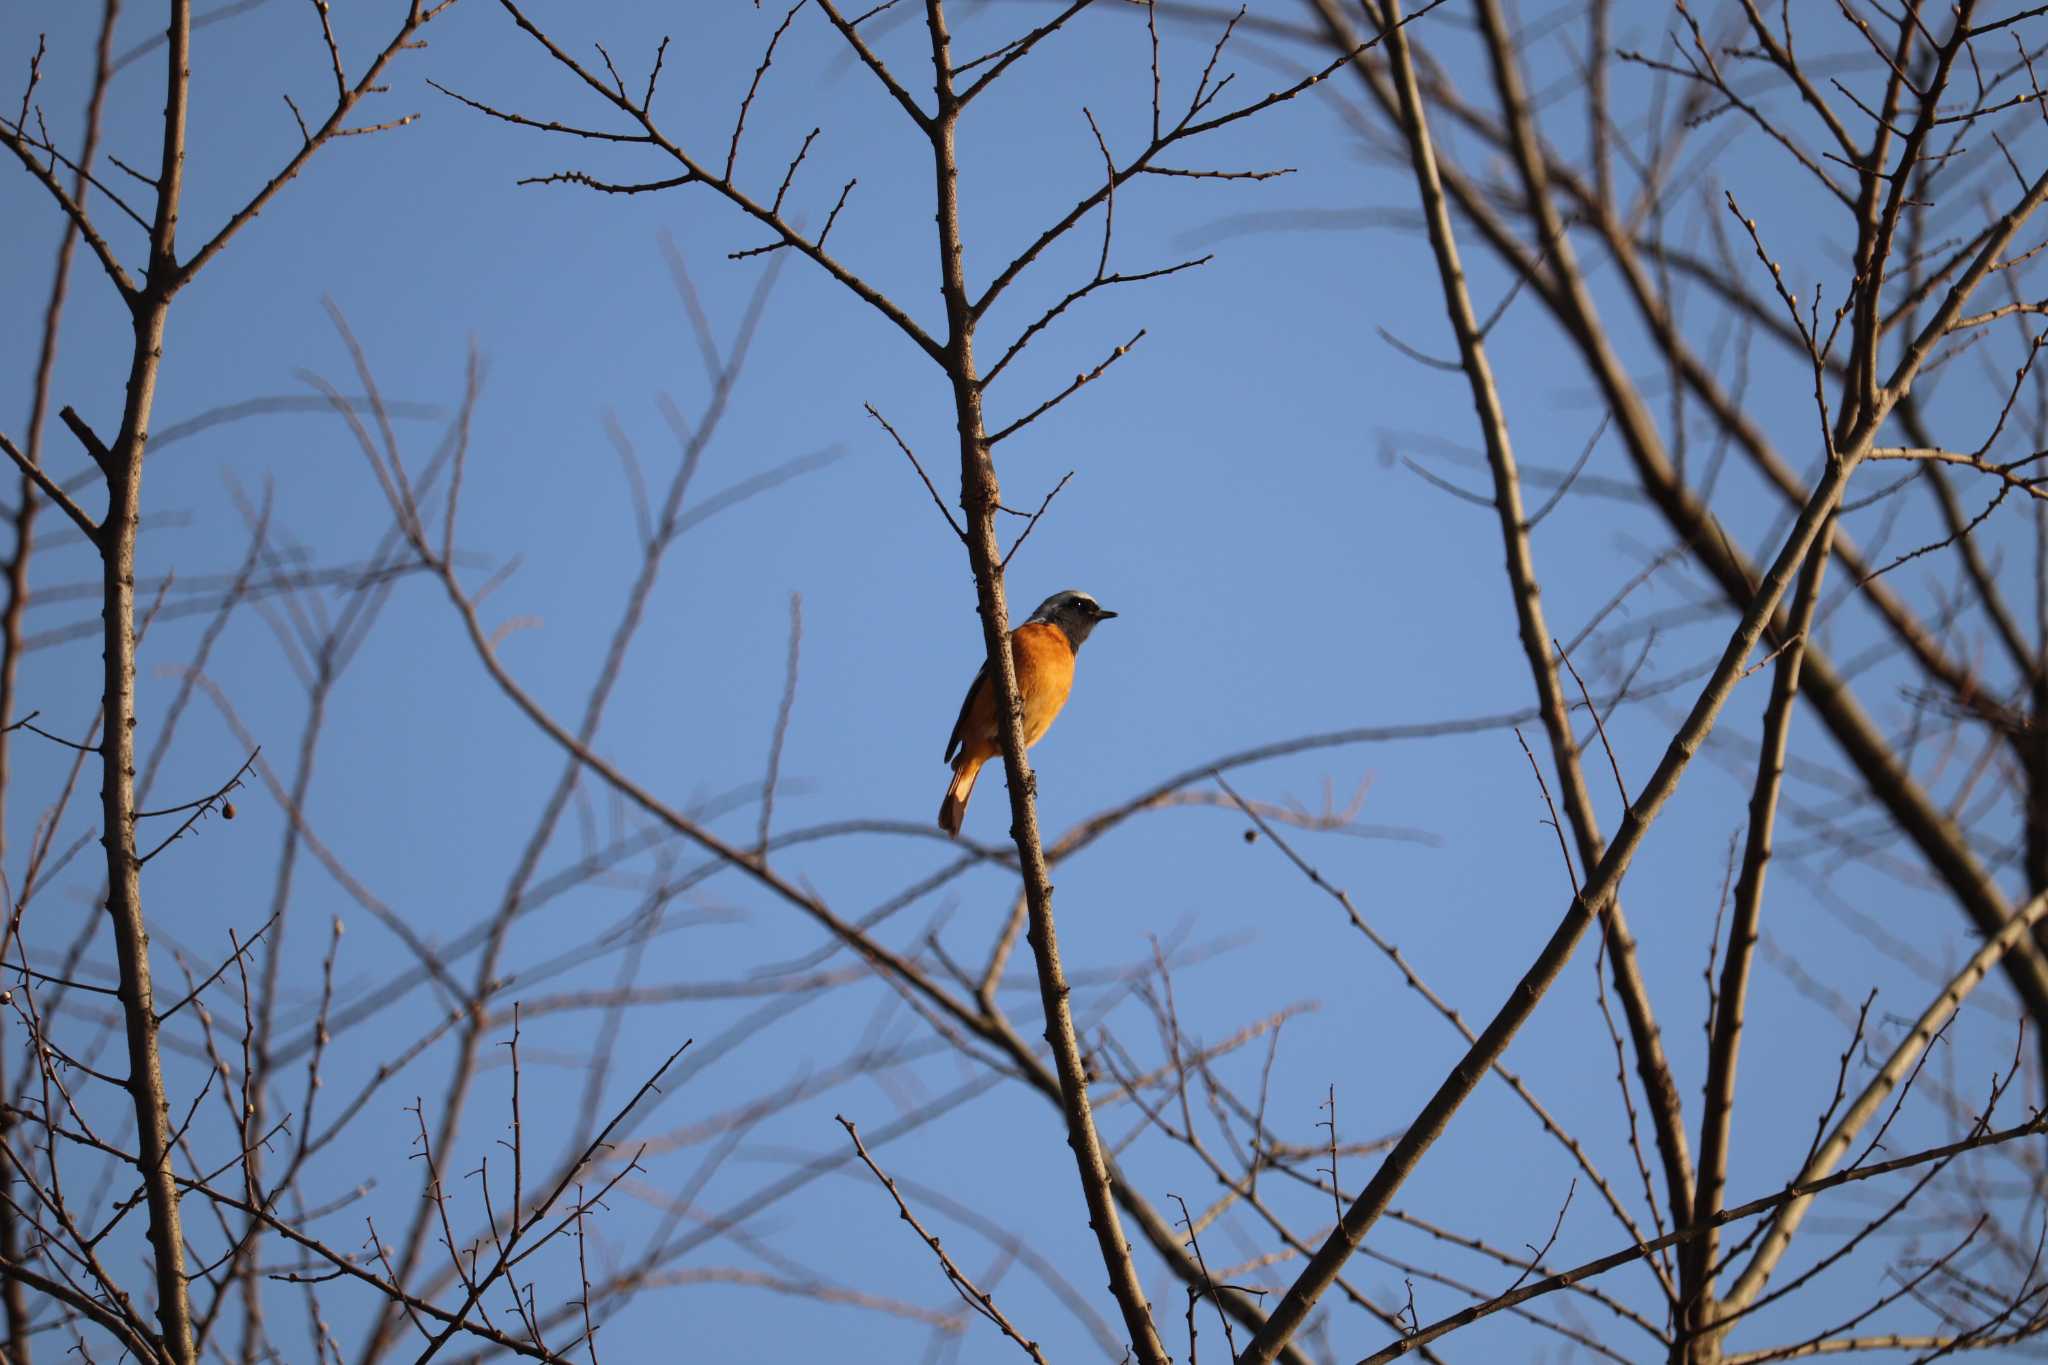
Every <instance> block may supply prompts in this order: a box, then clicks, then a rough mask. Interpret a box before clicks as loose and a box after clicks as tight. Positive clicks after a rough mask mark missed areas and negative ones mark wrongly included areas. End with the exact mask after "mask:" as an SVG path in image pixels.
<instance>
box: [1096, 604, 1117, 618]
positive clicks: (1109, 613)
mask: <svg viewBox="0 0 2048 1365" xmlns="http://www.w3.org/2000/svg"><path fill="white" fill-rule="evenodd" d="M1114 615H1116V613H1115V612H1113V611H1104V610H1103V609H1102V608H1100V607H1097V608H1096V609H1095V619H1096V620H1098V621H1107V620H1108V619H1109V618H1110V617H1112V616H1114Z"/></svg>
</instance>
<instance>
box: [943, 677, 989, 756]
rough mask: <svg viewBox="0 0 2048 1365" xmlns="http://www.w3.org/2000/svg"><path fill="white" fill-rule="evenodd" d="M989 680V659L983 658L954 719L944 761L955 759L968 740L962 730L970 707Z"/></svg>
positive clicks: (964, 727)
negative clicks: (954, 756) (955, 755)
mask: <svg viewBox="0 0 2048 1365" xmlns="http://www.w3.org/2000/svg"><path fill="white" fill-rule="evenodd" d="M987 680H988V661H987V660H986V659H984V660H982V664H981V671H980V672H978V673H976V674H975V675H974V681H973V682H971V683H969V684H967V695H966V696H965V697H962V698H961V699H960V714H959V716H958V717H956V718H955V719H954V721H953V733H952V735H951V736H950V737H949V738H948V739H947V740H946V757H945V759H944V761H945V762H947V763H951V762H952V761H953V755H954V754H957V753H959V752H960V746H961V745H962V744H964V743H965V742H966V738H967V737H966V735H965V734H963V733H962V732H963V731H964V730H966V729H967V712H968V709H969V708H970V707H972V706H973V705H974V694H975V693H976V692H978V691H980V690H981V685H982V684H983V683H984V682H986V681H987Z"/></svg>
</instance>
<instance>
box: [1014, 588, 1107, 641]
mask: <svg viewBox="0 0 2048 1365" xmlns="http://www.w3.org/2000/svg"><path fill="white" fill-rule="evenodd" d="M1114 615H1116V613H1115V612H1113V611H1104V610H1103V608H1102V604H1101V603H1100V602H1097V601H1096V600H1095V599H1094V598H1093V597H1090V596H1089V595H1088V594H1087V593H1085V592H1082V591H1081V590H1080V589H1079V588H1067V589H1065V590H1064V591H1061V592H1056V593H1054V594H1053V595H1052V596H1050V597H1048V598H1046V599H1045V600H1044V601H1043V602H1040V603H1039V604H1038V610H1037V611H1034V612H1032V613H1031V620H1032V621H1049V622H1051V623H1052V624H1053V625H1056V626H1058V627H1059V628H1060V629H1061V630H1063V631H1065V632H1066V633H1067V643H1068V644H1070V645H1072V646H1073V647H1074V648H1075V649H1077V650H1078V649H1079V648H1080V647H1081V642H1082V641H1083V640H1085V639H1087V638H1088V632H1089V631H1091V630H1093V629H1095V626H1096V623H1097V622H1100V621H1107V620H1108V619H1109V618H1110V617H1112V616H1114ZM1025 624H1027V625H1028V624H1030V622H1026V623H1025Z"/></svg>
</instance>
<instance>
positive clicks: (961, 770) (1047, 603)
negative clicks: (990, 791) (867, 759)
mask: <svg viewBox="0 0 2048 1365" xmlns="http://www.w3.org/2000/svg"><path fill="white" fill-rule="evenodd" d="M1115 615H1116V613H1115V612H1113V611H1104V610H1103V609H1102V604H1101V603H1099V602H1097V601H1096V600H1095V599H1094V598H1092V597H1090V596H1089V595H1088V594H1087V593H1085V592H1081V591H1079V590H1077V589H1074V588H1068V589H1067V590H1066V591H1065V592H1056V593H1054V594H1053V595H1052V596H1050V597H1048V598H1046V599H1045V600H1044V601H1043V602H1040V603H1039V604H1038V610H1037V611H1034V612H1032V613H1031V619H1030V620H1028V621H1026V622H1025V623H1024V624H1023V625H1021V626H1019V627H1017V628H1016V629H1015V630H1013V631H1011V632H1010V657H1011V658H1012V659H1013V660H1015V661H1016V665H1017V691H1018V693H1019V694H1020V695H1021V696H1022V697H1023V698H1024V744H1025V747H1027V748H1028V747H1030V746H1031V745H1033V744H1036V743H1038V741H1039V740H1041V739H1043V738H1044V737H1045V732H1046V731H1047V730H1049V729H1051V728H1052V722H1053V717H1055V716H1057V715H1058V714H1059V713H1060V708H1061V707H1062V706H1065V705H1066V704H1067V693H1068V692H1069V691H1071V690H1072V688H1073V686H1074V655H1075V654H1076V653H1078V652H1079V651H1080V648H1081V642H1082V641H1083V640H1086V639H1087V638H1088V632H1090V631H1092V630H1094V629H1095V627H1096V624H1097V623H1098V622H1102V621H1107V620H1108V619H1109V618H1110V617H1112V616H1115ZM996 729H997V723H996V691H995V688H994V687H992V686H991V685H990V679H989V675H988V664H987V663H983V664H982V666H981V672H979V673H977V674H975V675H974V682H973V684H972V685H971V686H969V687H968V689H967V699H966V700H965V701H963V702H961V703H960V719H958V720H956V721H954V722H953V736H952V738H951V739H948V740H947V741H946V762H948V763H950V764H952V765H953V781H952V783H951V784H950V785H948V786H947V788H946V799H945V800H944V801H943V802H941V803H940V805H939V828H940V829H942V830H944V831H946V833H948V834H952V835H958V834H959V833H960V820H961V817H963V816H965V815H966V814H967V798H968V796H969V795H970V794H972V793H973V791H974V779H975V778H976V777H978V776H980V774H981V765H982V764H984V763H986V762H988V761H989V760H990V759H992V758H994V757H996V756H997V755H998V754H1000V753H1002V751H1003V746H1002V741H1001V740H999V739H997V738H996Z"/></svg>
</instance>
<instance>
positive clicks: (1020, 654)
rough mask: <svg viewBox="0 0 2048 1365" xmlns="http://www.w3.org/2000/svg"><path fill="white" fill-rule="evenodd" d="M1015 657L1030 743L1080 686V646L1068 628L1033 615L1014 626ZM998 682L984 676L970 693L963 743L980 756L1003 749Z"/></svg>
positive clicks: (1039, 736)
mask: <svg viewBox="0 0 2048 1365" xmlns="http://www.w3.org/2000/svg"><path fill="white" fill-rule="evenodd" d="M1010 657H1011V658H1012V659H1013V660H1015V661H1016V666H1017V691H1018V693H1019V694H1020V695H1021V696H1022V697H1023V699H1024V743H1025V744H1026V745H1027V746H1029V745H1032V744H1036V743H1038V741H1039V740H1041V739H1043V738H1044V737H1045V732H1046V731H1047V730H1048V729H1050V728H1051V727H1052V722H1053V718H1054V717H1055V716H1057V715H1059V713H1060V708H1061V707H1063V706H1065V705H1066V704H1067V693H1069V692H1070V691H1072V690H1073V687H1074V647H1073V646H1072V645H1070V644H1068V643H1067V633H1066V632H1065V631H1063V630H1061V629H1060V628H1059V627H1058V626H1055V625H1052V624H1050V623H1048V622H1045V621H1029V622H1026V623H1025V624H1024V625H1021V626H1019V627H1017V629H1016V630H1014V631H1012V632H1010ZM995 691H996V690H995V688H994V686H993V685H991V683H990V681H989V679H988V678H987V677H986V676H983V677H982V678H981V679H979V680H978V681H977V682H976V683H975V685H974V694H973V696H971V697H970V698H968V702H967V709H966V713H965V714H964V715H962V716H961V718H960V743H961V747H962V748H963V749H965V750H966V751H967V752H968V753H970V754H972V755H973V756H974V757H975V758H976V759H985V758H989V757H993V756H994V755H995V754H996V753H998V752H1000V751H1001V749H1002V745H1001V743H1000V742H999V741H998V740H997V738H996V699H995Z"/></svg>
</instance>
